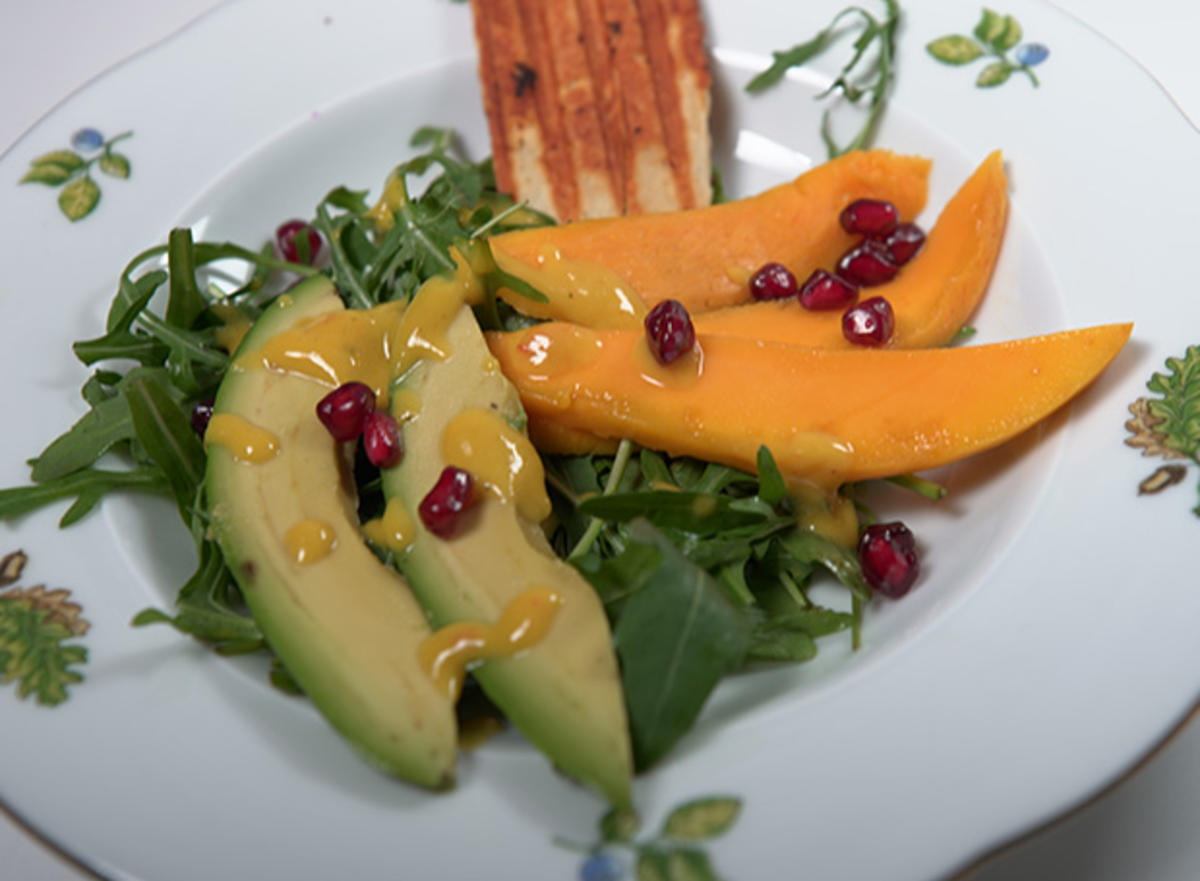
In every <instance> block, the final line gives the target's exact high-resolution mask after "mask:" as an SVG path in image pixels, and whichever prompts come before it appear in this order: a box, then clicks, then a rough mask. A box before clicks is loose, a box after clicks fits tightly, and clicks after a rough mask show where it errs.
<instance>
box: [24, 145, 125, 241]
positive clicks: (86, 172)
mask: <svg viewBox="0 0 1200 881" xmlns="http://www.w3.org/2000/svg"><path fill="white" fill-rule="evenodd" d="M131 137H133V132H131V131H127V132H121V134H119V135H114V136H113V137H111V138H108V139H105V137H104V135H103V134H102V133H101V132H100V131H98V130H97V129H94V128H90V127H88V128H81V129H79V130H78V131H77V132H75V134H73V135H72V136H71V149H67V150H51V151H50V152H49V153H43V154H42V155H41V156H38V157H37V158H36V159H34V160H33V161H31V162H30V163H29V170H28V171H27V172H25V174H24V175H23V176H22V177H21V180H20V181H19V183H23V184H32V183H36V184H43V185H45V186H48V187H62V189H61V190H59V193H58V210H59V211H61V212H62V213H63V216H65V217H66V218H67V219H68V220H70V221H72V222H74V221H76V220H82V219H83V218H85V217H87V216H88V215H89V214H91V213H92V211H94V210H95V208H96V205H97V204H99V202H100V185H99V184H98V183H96V181H95V179H94V178H93V177H92V168H93V166H94V167H96V168H99V169H100V171H101V172H102V173H103V174H106V175H108V176H109V177H113V178H118V179H122V180H123V179H125V178H128V177H129V173H130V170H131V168H132V165H131V164H130V162H129V157H128V156H126V155H125V154H124V153H118V152H116V151H115V150H114V149H113V147H114V146H115V145H116V144H117V143H119V142H120V141H123V140H125V139H126V138H131ZM89 153H90V154H92V155H91V156H87V154H89Z"/></svg>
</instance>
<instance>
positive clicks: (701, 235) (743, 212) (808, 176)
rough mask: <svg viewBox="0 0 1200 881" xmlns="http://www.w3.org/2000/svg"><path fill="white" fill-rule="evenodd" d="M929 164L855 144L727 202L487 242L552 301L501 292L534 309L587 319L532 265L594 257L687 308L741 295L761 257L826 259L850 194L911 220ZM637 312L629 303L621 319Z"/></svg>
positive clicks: (569, 270)
mask: <svg viewBox="0 0 1200 881" xmlns="http://www.w3.org/2000/svg"><path fill="white" fill-rule="evenodd" d="M929 166H930V162H929V160H928V159H924V158H921V157H918V156H902V155H898V154H896V153H892V152H889V151H887V150H864V151H855V152H852V153H847V154H845V155H844V156H841V157H838V158H837V159H833V160H830V161H829V162H825V163H823V164H821V165H818V166H817V167H816V168H814V169H812V170H811V171H809V172H806V173H805V174H802V175H800V176H799V177H798V178H796V179H795V180H793V181H791V182H789V183H785V184H781V185H780V186H777V187H774V188H772V189H769V190H766V191H765V192H763V193H760V194H759V195H757V196H751V197H749V198H746V199H739V200H737V201H734V202H726V203H723V204H720V205H713V206H711V207H707V208H696V209H693V210H690V211H675V212H670V213H662V214H644V215H638V216H631V217H616V218H608V219H603V220H587V221H581V222H578V223H571V224H566V225H564V226H558V227H549V228H539V229H531V230H520V231H517V232H510V233H505V234H504V235H500V236H495V237H493V238H492V239H490V243H491V247H492V254H493V256H494V257H495V259H496V263H497V264H498V265H499V266H500V268H501V269H504V270H505V271H506V272H510V273H512V274H513V275H516V276H517V277H519V278H522V279H524V280H526V281H528V282H530V283H531V284H534V285H535V286H538V285H539V281H540V284H541V289H542V290H544V291H545V292H546V293H547V294H548V295H549V296H550V298H551V303H549V304H532V303H531V301H529V300H528V299H525V298H523V297H519V296H515V295H505V294H504V293H503V292H502V296H505V299H506V300H507V301H508V302H509V303H510V304H511V305H512V306H513V307H514V308H516V309H518V310H520V311H524V312H527V313H528V314H531V315H535V316H536V317H539V318H553V319H559V320H567V321H576V322H580V323H592V322H593V321H594V319H589V318H587V317H585V316H584V315H581V314H580V312H579V309H578V305H577V303H576V302H575V301H576V300H577V299H578V298H577V297H571V296H569V295H568V292H564V293H563V294H562V295H561V296H559V295H556V292H555V291H551V290H547V289H546V287H545V285H546V279H545V278H544V276H543V278H541V279H540V280H539V279H538V278H537V272H538V269H539V268H541V267H545V266H547V265H550V266H554V265H557V266H559V267H560V271H561V274H562V275H564V276H566V275H569V274H573V273H576V274H582V273H583V272H586V271H587V269H589V268H591V267H596V266H599V267H606V268H607V269H608V270H610V271H611V273H612V275H613V276H614V278H615V281H616V282H618V283H622V284H624V285H626V286H627V287H628V291H627V294H629V295H632V296H633V297H638V296H639V295H640V298H641V300H643V301H644V305H645V306H648V307H653V306H654V304H655V303H657V302H659V301H660V300H665V299H676V300H679V301H680V302H681V303H683V304H684V305H685V306H687V308H688V311H689V312H692V313H693V314H695V313H699V312H704V311H707V310H710V309H717V308H720V307H722V306H730V305H733V304H735V303H740V302H742V301H744V300H746V299H747V298H748V291H747V288H746V283H747V281H748V279H749V277H750V275H751V273H753V272H754V271H755V270H756V269H758V267H760V266H762V265H763V264H764V263H768V262H772V261H774V262H778V263H783V264H784V265H786V266H787V267H788V268H789V269H791V270H792V272H794V273H796V275H797V277H799V278H801V279H804V278H807V277H808V275H809V273H811V272H812V271H813V270H814V269H816V268H818V267H822V266H831V265H832V264H833V263H834V262H835V261H836V260H837V258H838V257H839V256H841V254H842V253H843V252H845V251H846V250H847V249H848V248H849V247H850V246H851V245H852V244H853V243H854V242H855V240H856V239H855V237H854V236H851V235H849V234H848V233H846V232H845V231H844V230H843V229H842V228H841V226H840V224H839V223H838V215H839V214H840V213H841V210H842V209H843V208H844V207H845V206H846V205H848V204H850V203H851V202H853V201H854V200H855V199H860V198H865V197H871V198H876V199H886V200H888V201H890V202H892V203H893V204H895V206H896V208H897V209H898V210H899V212H900V216H901V217H902V218H903V219H905V220H911V219H912V218H913V217H915V216H916V215H917V214H918V213H920V211H921V209H923V208H924V207H925V197H926V189H927V186H928V179H929ZM639 320H640V315H639V314H637V311H636V310H631V311H630V312H629V315H628V320H627V325H628V326H632V325H633V324H635V323H637V322H638V321H639ZM593 326H597V325H595V324H593ZM609 326H613V325H612V324H610V325H609Z"/></svg>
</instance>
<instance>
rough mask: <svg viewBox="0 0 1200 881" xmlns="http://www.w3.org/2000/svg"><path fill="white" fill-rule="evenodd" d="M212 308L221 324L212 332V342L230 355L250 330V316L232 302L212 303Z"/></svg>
mask: <svg viewBox="0 0 1200 881" xmlns="http://www.w3.org/2000/svg"><path fill="white" fill-rule="evenodd" d="M212 310H213V313H214V314H215V315H216V316H217V317H218V318H220V319H221V326H220V327H218V328H217V329H216V330H215V331H214V332H213V342H215V343H216V344H217V345H218V346H220V347H221V348H222V349H224V350H225V351H226V352H228V353H229V354H231V355H232V354H233V353H234V352H236V351H237V347H238V346H240V345H241V344H242V340H243V339H245V338H246V332H247V331H249V330H250V324H251V321H250V317H249V316H248V315H246V313H245V312H243V311H242V310H241V309H240V308H239V307H237V306H235V305H234V304H233V303H213V305H212Z"/></svg>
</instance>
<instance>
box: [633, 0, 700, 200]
mask: <svg viewBox="0 0 1200 881" xmlns="http://www.w3.org/2000/svg"><path fill="white" fill-rule="evenodd" d="M637 11H638V12H639V14H640V19H641V30H642V33H643V34H644V35H645V38H646V57H647V59H648V61H649V63H650V75H651V78H652V80H653V83H654V97H655V103H656V105H657V107H658V119H659V122H660V123H661V125H662V133H663V142H664V144H665V145H666V152H667V164H668V167H669V169H670V173H671V180H672V182H673V183H674V184H675V192H676V194H677V198H678V202H679V204H680V205H683V206H691V205H695V204H696V198H695V194H693V193H692V182H691V178H690V176H689V174H688V169H687V142H686V137H685V132H684V125H685V122H684V118H683V111H682V109H681V107H680V100H679V98H680V96H679V86H678V82H677V80H676V76H677V74H676V71H675V59H674V58H673V57H672V55H671V51H670V48H669V46H668V42H669V40H670V34H669V33H668V20H667V17H666V14H665V10H664V9H663V7H662V3H661V2H660V0H638V3H637ZM670 25H672V26H674V25H675V22H673V21H672V22H670ZM675 29H677V28H675Z"/></svg>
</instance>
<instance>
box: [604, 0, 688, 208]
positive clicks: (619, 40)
mask: <svg viewBox="0 0 1200 881" xmlns="http://www.w3.org/2000/svg"><path fill="white" fill-rule="evenodd" d="M604 11H605V17H606V20H607V21H608V22H609V23H610V24H612V23H619V25H620V27H610V28H609V39H610V41H611V42H612V45H613V46H615V47H616V55H615V56H614V58H613V71H612V73H613V76H614V77H615V78H616V81H617V92H618V94H619V95H620V99H621V110H622V122H623V124H624V132H625V141H626V143H627V144H629V147H630V149H629V154H628V156H627V157H626V166H625V205H626V210H627V212H628V213H630V214H640V213H642V212H657V211H671V210H673V209H675V208H677V207H678V206H679V205H680V204H681V203H680V199H679V193H678V192H677V190H676V188H675V182H674V180H673V179H672V178H671V174H670V159H669V158H668V152H667V143H666V137H665V135H664V133H663V122H662V118H661V116H660V114H659V109H658V100H657V96H656V95H655V90H654V75H653V73H652V71H651V67H650V58H649V56H648V54H647V52H646V40H645V34H644V33H643V30H642V22H641V17H640V16H639V15H638V10H637V6H636V4H635V3H634V0H604Z"/></svg>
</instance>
